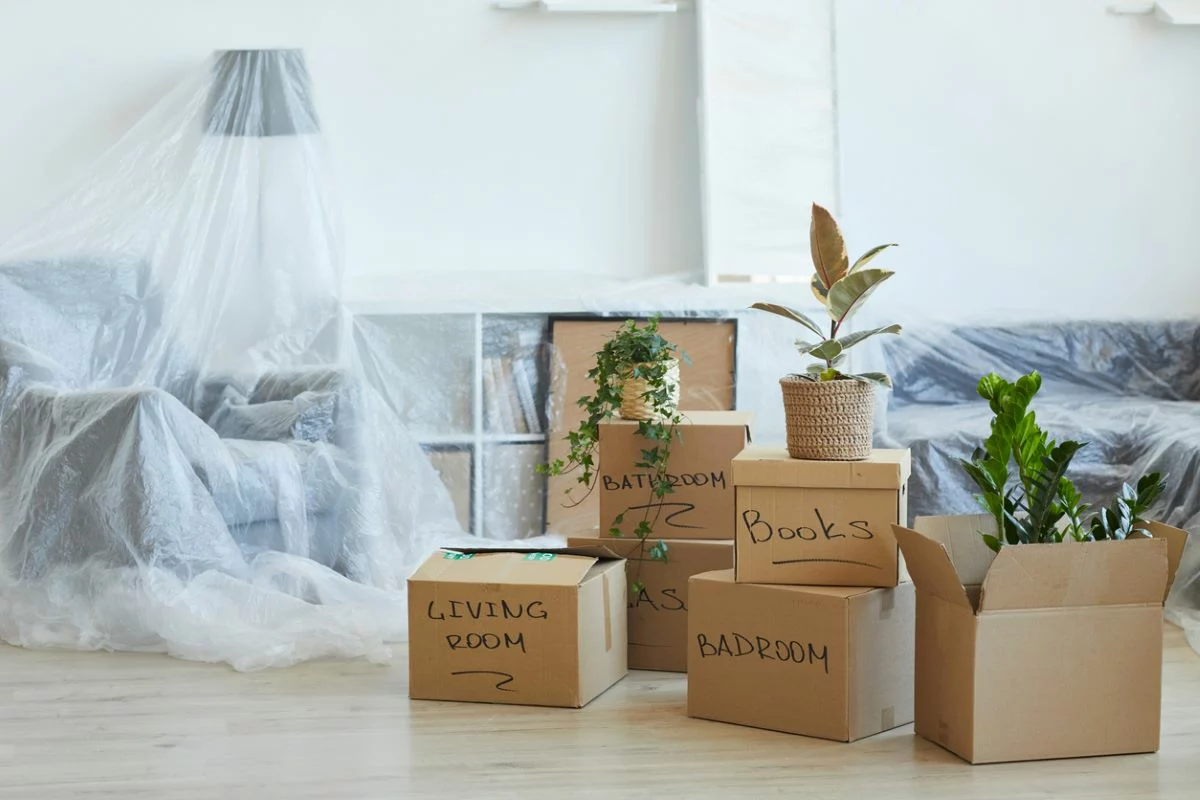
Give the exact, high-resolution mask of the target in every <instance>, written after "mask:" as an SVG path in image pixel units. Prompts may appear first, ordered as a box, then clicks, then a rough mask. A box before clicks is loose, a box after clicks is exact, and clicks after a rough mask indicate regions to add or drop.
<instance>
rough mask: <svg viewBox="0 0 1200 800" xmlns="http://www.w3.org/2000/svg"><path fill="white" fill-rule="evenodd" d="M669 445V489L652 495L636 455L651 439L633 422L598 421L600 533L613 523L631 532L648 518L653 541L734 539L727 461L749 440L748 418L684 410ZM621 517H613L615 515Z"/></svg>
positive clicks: (743, 414) (627, 533) (739, 413)
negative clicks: (639, 432)
mask: <svg viewBox="0 0 1200 800" xmlns="http://www.w3.org/2000/svg"><path fill="white" fill-rule="evenodd" d="M683 413H684V421H683V424H681V425H680V426H679V428H678V430H679V434H680V438H678V439H676V440H675V441H674V442H672V444H671V455H670V461H669V463H668V466H667V472H668V477H669V479H670V481H671V485H672V487H673V488H674V491H672V492H671V493H670V494H668V495H666V496H665V497H662V498H657V497H655V496H654V494H653V492H652V487H651V480H652V477H653V476H652V473H651V471H650V470H648V469H646V468H645V467H640V466H638V464H639V463H645V462H646V459H645V458H644V456H643V455H642V452H643V451H644V450H648V449H650V448H652V447H654V446H655V445H656V443H655V442H650V441H647V440H646V438H645V437H643V436H641V435H640V434H638V424H637V423H636V422H631V421H629V420H611V421H608V422H603V423H601V424H600V468H599V474H598V475H597V478H596V491H597V492H599V493H600V531H601V532H602V533H604V532H607V531H608V530H609V529H610V528H613V527H615V528H617V529H618V530H620V531H621V532H622V533H623V534H624V535H625V536H632V535H633V532H634V530H635V528H636V527H637V523H638V522H639V521H640V520H642V519H646V518H649V519H650V520H651V521H652V523H653V526H654V538H656V539H732V538H733V480H732V477H731V474H730V462H731V461H732V459H733V457H734V456H736V455H737V454H738V453H740V452H741V451H742V449H743V448H744V447H745V446H746V442H748V441H749V439H750V422H751V419H752V418H753V415H751V414H750V413H749V412H745V411H687V412H683ZM618 520H619V521H618Z"/></svg>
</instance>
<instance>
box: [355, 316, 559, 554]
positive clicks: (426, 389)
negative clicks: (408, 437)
mask: <svg viewBox="0 0 1200 800" xmlns="http://www.w3.org/2000/svg"><path fill="white" fill-rule="evenodd" d="M356 315H357V316H359V317H365V318H366V319H367V320H368V321H369V322H370V323H371V325H372V326H378V328H379V330H380V331H381V332H382V334H381V335H382V336H383V338H382V339H381V340H380V344H381V345H382V346H384V347H386V348H388V349H391V350H392V353H393V356H392V357H393V358H395V359H396V363H397V364H398V365H399V364H405V365H407V366H406V367H404V368H402V375H398V376H397V379H398V380H399V381H400V384H399V385H398V386H397V390H398V391H399V397H400V398H401V400H400V402H401V404H402V406H403V408H404V409H405V410H404V414H405V416H404V419H405V422H406V423H407V424H408V426H409V428H410V430H412V431H413V433H414V436H415V437H416V439H417V441H418V443H419V444H420V445H421V446H422V448H424V449H425V450H426V451H427V452H429V453H431V454H433V453H436V454H438V455H439V456H440V458H439V459H437V460H439V461H440V462H441V463H442V465H443V467H442V468H444V469H445V470H448V472H443V479H444V480H445V481H446V484H447V488H448V489H449V490H450V492H451V495H452V497H453V498H454V500H455V504H456V507H457V510H458V511H459V515H460V519H462V520H463V522H464V525H466V526H467V527H468V528H469V532H471V533H474V534H476V535H485V534H490V535H492V536H496V535H504V534H505V533H510V534H511V532H510V531H508V529H510V528H511V529H513V531H512V532H515V533H517V534H520V535H529V534H534V533H540V532H541V527H542V525H543V520H542V518H543V515H544V496H543V495H541V494H538V489H537V488H536V487H537V486H539V485H542V484H541V483H539V481H538V480H537V479H536V478H535V472H534V467H535V464H536V463H541V461H542V460H543V459H544V456H545V442H546V434H545V433H541V432H531V431H540V430H544V428H545V425H546V420H545V414H544V412H545V409H544V408H543V407H542V406H543V405H544V402H545V397H546V391H547V387H546V383H545V376H544V374H543V373H544V371H545V370H544V369H543V368H542V367H541V365H540V359H541V356H540V346H541V344H542V343H543V341H544V337H545V330H546V325H547V321H546V320H547V317H546V315H545V314H530V313H504V312H500V313H490V312H479V311H472V312H465V313H463V312H450V313H441V312H440V311H438V310H430V311H424V310H417V309H415V308H412V307H408V308H393V309H387V308H384V307H376V308H372V309H370V310H369V311H367V313H365V314H364V313H362V311H361V310H356ZM372 335H375V334H372ZM438 348H440V350H439V349H438ZM500 363H504V364H505V365H506V366H505V368H504V382H503V383H498V382H497V380H496V379H497V378H498V377H499V376H497V375H496V373H492V379H491V380H489V379H488V376H487V374H485V373H486V372H487V370H486V368H487V366H488V365H489V364H500ZM521 394H524V396H525V397H526V398H528V397H529V396H530V395H532V398H533V406H532V407H531V406H529V404H528V400H526V401H525V402H521V400H520V395H521ZM489 402H490V404H491V412H492V413H491V414H489ZM498 410H499V411H500V412H501V413H500V414H499V415H497V411H498ZM526 427H527V428H529V429H530V431H525V430H522V428H526ZM506 428H507V429H506ZM468 462H469V463H468ZM442 468H439V470H441V469H442ZM531 487H533V488H531ZM543 491H544V490H543ZM525 528H528V530H525Z"/></svg>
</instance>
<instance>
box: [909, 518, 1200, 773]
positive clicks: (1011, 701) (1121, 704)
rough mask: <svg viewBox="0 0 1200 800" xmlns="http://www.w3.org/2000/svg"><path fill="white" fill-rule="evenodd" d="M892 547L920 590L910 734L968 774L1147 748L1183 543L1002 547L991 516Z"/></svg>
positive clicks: (1157, 533)
mask: <svg viewBox="0 0 1200 800" xmlns="http://www.w3.org/2000/svg"><path fill="white" fill-rule="evenodd" d="M914 527H915V530H910V529H907V528H903V527H900V526H897V527H896V538H897V540H898V541H899V543H900V547H901V549H902V550H903V551H904V557H905V560H906V562H907V564H908V569H909V572H910V574H911V575H912V580H913V582H914V583H915V584H916V587H917V626H916V637H917V642H916V732H917V735H918V736H922V737H924V738H926V739H928V740H929V741H931V742H934V743H935V744H939V745H941V746H942V747H944V748H946V749H947V750H949V751H951V752H952V753H956V754H957V755H959V756H961V757H962V758H964V759H966V760H967V761H970V762H971V763H973V764H986V763H992V762H998V761H1026V760H1032V759H1045V758H1072V757H1077V756H1100V755H1116V754H1120V753H1148V752H1153V751H1155V750H1157V749H1158V741H1159V721H1160V716H1161V703H1162V701H1161V693H1162V652H1163V615H1162V607H1163V600H1164V598H1165V596H1166V591H1165V589H1166V588H1167V587H1168V585H1169V579H1170V575H1172V574H1173V568H1174V567H1175V566H1177V565H1178V556H1179V554H1180V553H1182V550H1183V542H1184V540H1185V539H1186V536H1187V535H1186V534H1185V533H1183V532H1182V531H1179V530H1176V529H1174V528H1170V527H1168V526H1165V525H1158V524H1155V523H1151V525H1150V526H1149V528H1150V530H1151V532H1152V533H1153V534H1154V538H1152V539H1147V538H1141V539H1127V540H1125V541H1101V542H1086V543H1074V542H1071V543H1063V544H1020V545H1006V546H1004V547H1003V548H1001V550H1000V552H999V553H993V552H992V551H991V550H990V549H989V548H988V547H987V545H985V544H984V543H983V540H982V539H981V538H980V532H987V533H995V530H996V526H995V522H994V520H993V519H992V518H991V517H989V516H986V515H984V516H954V517H920V518H918V519H917V520H916V522H915V523H914Z"/></svg>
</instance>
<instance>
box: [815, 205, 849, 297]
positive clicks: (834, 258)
mask: <svg viewBox="0 0 1200 800" xmlns="http://www.w3.org/2000/svg"><path fill="white" fill-rule="evenodd" d="M808 244H809V249H810V250H811V251H812V262H813V268H814V269H816V272H817V274H816V277H817V278H818V279H819V280H820V282H821V285H822V286H823V287H824V288H825V289H832V288H833V285H834V284H835V283H837V282H838V281H840V280H841V279H842V278H843V277H845V275H846V273H847V272H849V271H850V256H848V255H847V254H846V242H845V240H844V239H842V231H841V230H840V229H839V228H838V224H837V221H836V220H834V218H833V215H832V214H830V213H829V212H828V211H826V210H825V209H824V208H822V207H821V206H819V205H817V204H816V203H813V207H812V223H811V224H810V225H809V228H808Z"/></svg>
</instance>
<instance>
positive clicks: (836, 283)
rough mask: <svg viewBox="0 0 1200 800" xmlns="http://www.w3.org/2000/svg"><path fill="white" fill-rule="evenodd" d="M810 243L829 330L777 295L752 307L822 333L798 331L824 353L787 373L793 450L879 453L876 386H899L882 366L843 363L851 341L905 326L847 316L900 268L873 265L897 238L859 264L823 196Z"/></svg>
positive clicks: (853, 457)
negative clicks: (864, 368)
mask: <svg viewBox="0 0 1200 800" xmlns="http://www.w3.org/2000/svg"><path fill="white" fill-rule="evenodd" d="M808 235H809V249H810V250H811V252H812V261H813V267H814V273H813V277H812V281H811V286H812V292H813V295H814V296H815V297H816V298H817V300H818V301H819V302H820V303H821V305H822V306H824V308H825V311H826V312H827V313H828V314H829V320H830V321H829V333H828V335H826V334H825V332H824V331H823V330H822V328H821V326H820V325H818V324H817V323H816V322H814V321H813V320H812V319H811V318H809V317H808V316H806V315H804V314H802V313H800V312H799V311H796V310H795V309H792V308H788V307H786V306H780V305H776V304H774V303H755V304H754V305H753V306H751V308H756V309H759V310H761V311H769V312H770V313H772V314H777V315H779V316H781V317H785V318H787V319H790V320H792V321H793V322H798V323H800V324H801V325H803V326H804V327H805V328H807V329H808V330H809V332H811V333H812V334H813V336H815V337H816V339H815V341H814V340H811V339H797V340H796V348H797V349H798V350H799V351H800V354H801V355H807V356H810V357H812V358H815V359H816V360H817V363H815V364H811V365H810V366H809V367H808V370H807V371H806V372H805V373H804V374H801V375H787V376H785V377H783V378H781V379H780V381H779V385H780V386H781V387H782V389H783V409H784V414H785V417H786V422H787V445H788V454H789V455H790V456H791V457H792V458H804V459H816V460H824V461H859V460H862V459H864V458H866V457H867V456H869V455H870V454H871V437H872V435H873V434H874V426H875V386H876V385H883V386H891V385H892V382H891V379H890V378H889V377H888V376H887V375H885V374H883V373H881V372H864V373H859V374H849V373H845V372H843V371H842V370H841V367H842V366H843V365H844V363H845V361H846V354H847V352H848V351H849V350H850V348H852V347H854V346H855V345H857V344H859V343H861V342H864V341H866V340H867V339H869V338H871V337H872V336H875V335H876V334H880V333H893V334H895V333H900V326H899V325H884V326H882V327H879V328H872V329H870V330H865V331H855V332H853V333H850V332H846V327H847V324H848V323H849V322H850V320H851V319H852V318H853V317H854V315H855V314H856V313H857V312H858V311H859V310H860V309H861V308H862V306H863V303H864V302H865V301H866V299H867V298H868V297H869V296H870V295H871V293H872V292H873V291H875V289H876V288H877V287H878V286H879V285H880V284H881V283H883V282H884V281H886V280H887V279H888V278H890V277H892V275H893V274H894V273H892V272H889V271H887V270H882V269H866V266H867V264H869V263H870V262H871V260H872V259H874V258H875V256H877V255H879V254H880V253H882V252H883V251H884V250H886V249H887V248H889V247H895V245H894V244H881V245H879V246H877V247H872V248H871V249H870V250H868V251H867V252H866V253H864V254H863V255H862V256H861V257H859V259H858V260H857V261H855V262H854V264H853V266H851V264H850V259H849V257H848V256H847V254H846V242H845V240H844V239H843V238H842V232H841V229H840V228H839V227H838V224H837V221H836V220H834V218H833V215H832V214H830V213H829V212H828V211H826V210H825V209H824V208H822V207H821V206H819V205H817V204H816V203H814V204H813V207H812V222H811V224H810V226H809V234H808Z"/></svg>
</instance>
